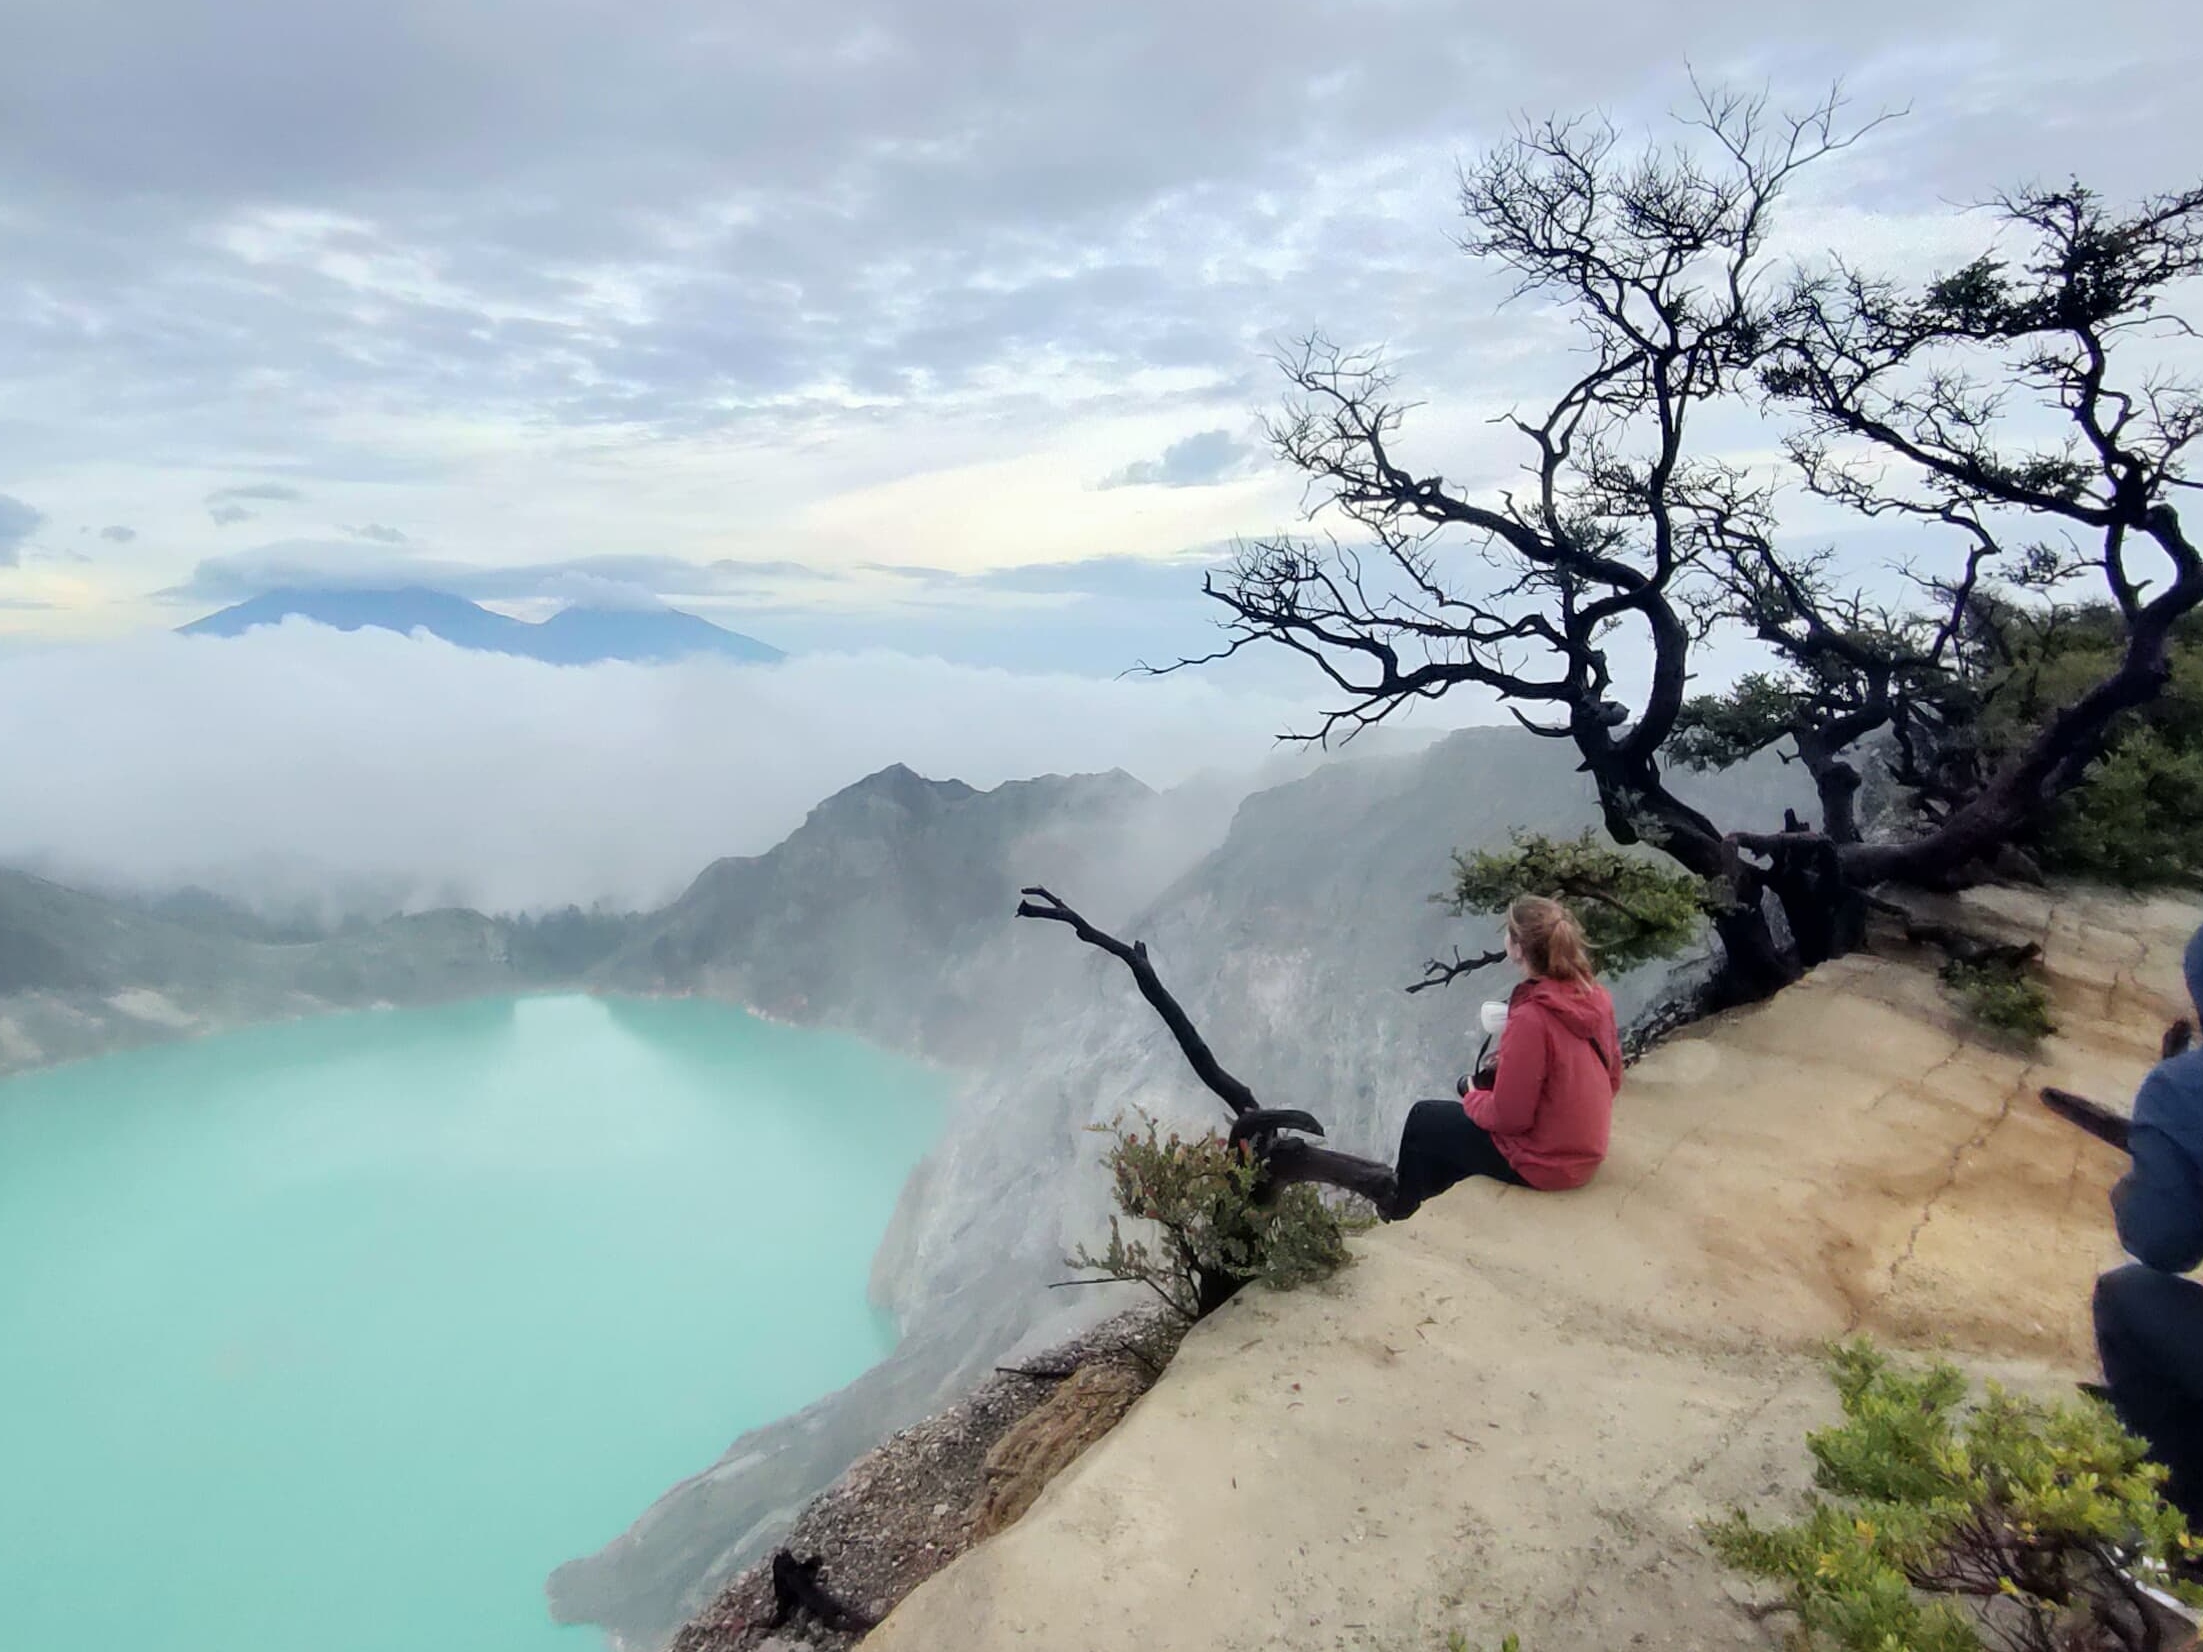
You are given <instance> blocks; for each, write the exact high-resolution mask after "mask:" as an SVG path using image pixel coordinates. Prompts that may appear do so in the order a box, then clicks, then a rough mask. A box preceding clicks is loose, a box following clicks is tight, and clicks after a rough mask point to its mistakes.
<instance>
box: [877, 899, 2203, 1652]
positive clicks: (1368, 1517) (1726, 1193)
mask: <svg viewBox="0 0 2203 1652" xmlns="http://www.w3.org/2000/svg"><path fill="white" fill-rule="evenodd" d="M1980 904H1983V905H1985V906H1988V907H1991V908H1994V909H1996V910H1998V911H2000V912H2002V913H2003V914H2004V915H2006V916H2007V917H2008V918H2009V919H2011V920H2012V921H2013V922H2014V923H2015V924H2016V926H2017V927H2019V928H2020V929H2022V930H2024V931H2027V932H2031V933H2032V934H2034V935H2035V936H2037V937H2038V938H2040V939H2042V940H2043V942H2044V943H2045V951H2046V960H2047V968H2048V971H2049V974H2050V977H2051V983H2052V987H2053V1000H2054V1012H2055V1014H2056V1016H2057V1018H2058V1020H2059V1022H2060V1024H2061V1026H2062V1028H2063V1029H2064V1030H2063V1032H2062V1033H2061V1034H2060V1035H2059V1036H2057V1037H2054V1038H2052V1039H2050V1040H2049V1041H2048V1042H2047V1043H2046V1044H2045V1045H2044V1046H2043V1048H2042V1050H2041V1051H2040V1052H2039V1053H2038V1054H2037V1055H2036V1056H2035V1057H2033V1058H2029V1057H2026V1056H2022V1055H2019V1054H2016V1053H2014V1052H2012V1051H2010V1050H2006V1049H1998V1048H1992V1047H1989V1046H1987V1045H1985V1044H1983V1043H1981V1042H1979V1041H1978V1040H1976V1039H1974V1038H1972V1037H1970V1036H1968V1035H1967V1034H1966V1033H1965V1032H1964V1031H1963V1030H1962V1029H1961V1028H1960V1027H1959V1026H1958V1025H1957V1024H1956V1022H1955V1020H1954V1017H1953V1014H1952V1011H1951V1008H1950V1006H1949V1004H1948V1003H1947V1001H1946V999H1945V997H1944V995H1943V993H1942V991H1941V989H1940V987H1939V985H1938V983H1937V981H1936V979H1935V975H1934V969H1933V964H1934V959H1933V957H1932V956H1929V957H1921V956H1894V957H1869V956H1858V957H1853V958H1848V959H1844V960H1841V961H1839V962H1837V963H1835V964H1832V965H1829V966H1827V967H1825V968H1823V969H1821V970H1819V971H1817V972H1815V974H1814V975H1813V976H1811V977H1810V978H1809V979H1808V980H1807V981H1805V982H1804V983H1802V984H1801V985H1799V986H1797V987H1795V988H1793V989H1791V990H1790V991H1788V992H1785V993H1783V994H1782V995H1780V996H1779V997H1778V998H1776V999H1775V1000H1773V1001H1772V1002H1770V1003H1767V1004H1764V1005H1761V1006H1757V1007H1755V1008H1753V1009H1751V1010H1748V1011H1743V1012H1738V1013H1734V1014H1730V1015H1727V1016H1723V1017H1719V1018H1717V1019H1715V1020H1713V1021H1710V1022H1707V1023H1703V1024H1701V1025H1699V1026H1697V1027H1694V1028H1692V1029H1690V1031H1689V1032H1688V1033H1687V1034H1685V1035H1684V1036H1681V1037H1679V1038H1677V1039H1676V1040H1674V1041H1673V1042H1671V1043H1669V1044H1668V1045H1666V1046H1664V1047H1663V1048H1661V1049H1659V1050H1657V1051H1655V1052H1654V1053H1653V1054H1652V1055H1650V1056H1648V1057H1647V1058H1646V1059H1645V1060H1644V1061H1643V1062H1642V1063H1640V1064H1639V1065H1638V1066H1637V1067H1636V1068H1635V1069H1634V1071H1633V1072H1632V1074H1631V1078H1630V1081H1629V1084H1628V1086H1627V1088H1626V1089H1625V1090H1624V1092H1623V1096H1622V1100H1621V1105H1620V1109H1619V1111H1618V1113H1617V1116H1616V1126H1615V1133H1614V1147H1613V1156H1612V1158H1611V1159H1610V1161H1609V1162H1608V1164H1607V1166H1606V1168H1605V1170H1604V1171H1603V1172H1602V1174H1601V1175H1600V1177H1599V1178H1598V1179H1597V1180H1596V1181H1595V1182H1594V1183H1593V1184H1592V1185H1591V1186H1590V1187H1589V1188H1586V1189H1584V1190H1582V1191H1580V1192H1578V1193H1573V1194H1565V1195H1552V1194H1546V1195H1538V1194H1530V1193H1526V1192H1524V1191H1522V1190H1518V1189H1507V1188H1502V1187H1500V1186H1498V1185H1497V1184H1494V1183H1490V1182H1472V1183H1468V1184H1464V1185H1463V1186H1462V1187H1460V1188H1457V1189H1455V1190H1454V1191H1453V1192H1451V1193H1449V1194H1447V1195H1445V1196H1444V1197H1442V1198H1440V1199H1438V1200H1436V1201H1433V1202H1432V1203H1431V1204H1430V1205H1428V1206H1426V1207H1425V1209H1424V1210H1423V1212H1422V1213H1421V1214H1419V1215H1418V1216H1417V1217H1416V1218H1415V1220H1413V1221H1412V1222H1409V1223H1406V1224H1402V1225H1400V1226H1398V1227H1390V1228H1384V1229H1381V1230H1379V1231H1377V1232H1375V1233H1372V1234H1370V1235H1369V1236H1367V1237H1366V1238H1365V1239H1364V1240H1362V1241H1360V1242H1359V1243H1358V1246H1357V1249H1358V1252H1359V1260H1358V1262H1357V1263H1356V1265H1355V1266H1354V1267H1352V1268H1350V1269H1349V1270H1347V1271H1346V1272H1345V1273H1344V1274H1343V1275H1341V1276H1340V1277H1339V1279H1338V1280H1337V1281H1336V1282H1335V1283H1334V1284H1332V1285H1331V1286H1329V1287H1327V1288H1324V1289H1320V1290H1314V1291H1306V1292H1301V1293H1297V1294H1294V1295H1290V1296H1277V1295H1272V1294H1268V1293H1262V1292H1250V1293H1248V1294H1247V1295H1245V1296H1243V1297H1241V1298H1240V1299H1238V1300H1237V1301H1235V1302H1233V1303H1231V1304H1230V1305H1229V1306H1227V1307H1226V1308H1225V1309H1224V1310H1223V1311H1222V1312H1221V1313H1219V1314H1218V1315H1216V1316H1215V1317H1214V1318H1213V1319H1211V1320H1210V1321H1208V1322H1207V1323H1205V1324H1203V1325H1201V1326H1199V1327H1198V1328H1196V1330H1195V1331H1194V1333H1193V1335H1192V1336H1191V1337H1189V1338H1188V1339H1187V1341H1186V1343H1185V1345H1184V1348H1183V1350H1182V1351H1181V1352H1180V1354H1179V1356H1178V1359H1177V1361H1176V1363H1175V1364H1173V1365H1172V1366H1171V1368H1170V1369H1169V1371H1168V1372H1167V1373H1166V1374H1165V1376H1164V1379H1163V1381H1162V1382H1161V1383H1160V1384H1159V1385H1158V1386H1157V1387H1156V1388H1155V1389H1154V1390H1153V1391H1152V1392H1151V1393H1150V1394H1149V1395H1148V1397H1147V1398H1146V1399H1144V1400H1142V1401H1141V1402H1140V1403H1139V1404H1138V1405H1137V1406H1136V1407H1135V1409H1134V1410H1133V1412H1132V1414H1131V1416H1130V1417H1129V1418H1128V1419H1127V1420H1126V1422H1125V1423H1124V1424H1123V1425H1122V1426H1121V1427H1120V1428H1119V1429H1118V1430H1117V1432H1116V1433H1114V1434H1113V1435H1111V1436H1110V1437H1109V1438H1108V1439H1106V1440H1105V1441H1103V1442H1102V1443H1101V1444H1100V1445H1099V1446H1097V1447H1095V1448H1094V1449H1093V1450H1092V1451H1090V1452H1089V1453H1088V1454H1087V1455H1086V1456H1085V1457H1083V1458H1081V1459H1080V1460H1079V1461H1078V1462H1077V1463H1076V1464H1075V1465H1074V1466H1073V1467H1072V1468H1071V1469H1070V1470H1069V1471H1067V1472H1066V1473H1065V1474H1064V1475H1063V1477H1062V1478H1061V1479H1059V1480H1058V1481H1057V1482H1056V1483H1055V1484H1054V1485H1053V1486H1052V1487H1051V1488H1050V1489H1049V1490H1048V1491H1047V1492H1046V1493H1045V1494H1044V1495H1043V1496H1042V1498H1041V1500H1040V1502H1039V1503H1038V1504H1037V1505H1036V1506H1035V1507H1034V1509H1033V1510H1032V1511H1031V1512H1030V1513H1029V1514H1028V1515H1027V1516H1026V1517H1025V1519H1024V1520H1023V1521H1022V1522H1021V1523H1019V1524H1018V1525H1017V1526H1015V1527H1013V1528H1011V1529H1010V1530H1009V1531H1008V1532H1006V1533H1004V1534H1003V1535H1001V1536H999V1537H997V1538H995V1539H993V1540H992V1541H990V1542H988V1543H986V1544H984V1545H982V1546H981V1547H980V1548H978V1549H976V1550H974V1551H972V1552H971V1553H970V1554H968V1555H966V1556H965V1557H964V1558H962V1559H961V1560H959V1561H957V1562H956V1563H954V1564H953V1565H951V1566H950V1567H949V1568H947V1569H946V1570H944V1571H943V1572H941V1573H940V1574H938V1575H937V1576H935V1577H934V1578H933V1579H932V1580H931V1581H929V1582H928V1583H926V1584H924V1585H922V1586H921V1587H920V1588H919V1589H918V1590H917V1591H916V1592H915V1593H914V1594H913V1595H912V1596H911V1597H910V1598H909V1599H908V1600H907V1601H905V1602H904V1603H903V1604H902V1605H901V1607H899V1608H898V1609H897V1610H896V1611H895V1612H894V1614H893V1615H892V1616H891V1617H890V1618H889V1619H888V1621H887V1623H886V1624H885V1625H884V1626H883V1627H882V1628H881V1629H880V1630H879V1631H878V1632H877V1633H876V1634H875V1635H873V1636H872V1637H871V1638H870V1639H868V1640H867V1642H866V1644H867V1646H876V1647H879V1648H881V1649H882V1652H905V1649H909V1652H920V1649H924V1652H932V1649H934V1648H939V1647H948V1646H953V1647H957V1648H959V1649H963V1652H995V1649H1008V1648H1010V1647H1013V1646H1014V1647H1032V1646H1078V1647H1084V1648H1092V1649H1094V1652H1116V1649H1119V1648H1122V1649H1125V1652H1131V1649H1135V1648H1136V1649H1139V1652H1170V1649H1174V1648H1183V1649H1185V1652H1195V1649H1199V1652H1237V1649H1250V1652H1251V1649H1254V1648H1275V1647H1310V1648H1313V1647H1323V1648H1369V1649H1372V1652H1375V1649H1378V1648H1387V1649H1390V1648H1402V1647H1424V1646H1438V1645H1442V1644H1444V1639H1445V1636H1446V1634H1447V1633H1449V1632H1455V1631H1458V1632H1461V1633H1464V1634H1465V1635H1466V1637H1467V1640H1468V1642H1469V1644H1471V1645H1492V1644H1496V1643H1497V1642H1498V1640H1499V1638H1500V1636H1501V1634H1502V1633H1504V1632H1506V1631H1508V1630H1513V1631H1516V1632H1519V1633H1520V1634H1521V1636H1522V1639H1523V1643H1524V1645H1525V1646H1527V1647H1532V1648H1535V1649H1536V1652H1594V1649H1596V1652H1609V1649H1611V1648H1614V1647H1617V1646H1646V1647H1676V1648H1684V1647H1688V1648H1719V1647H1736V1648H1761V1649H1764V1648H1769V1647H1772V1646H1774V1645H1775V1644H1777V1643H1778V1642H1779V1639H1780V1636H1781V1633H1782V1631H1781V1628H1780V1626H1779V1625H1769V1624H1766V1623H1762V1622H1760V1621H1757V1620H1755V1619H1753V1618H1751V1617H1750V1616H1749V1615H1747V1614H1746V1613H1744V1612H1743V1611H1741V1610H1740V1609H1739V1607H1738V1605H1737V1604H1736V1602H1737V1599H1738V1598H1739V1596H1740V1593H1741V1592H1740V1591H1738V1590H1737V1589H1736V1587H1735V1585H1734V1583H1733V1580H1731V1579H1729V1578H1727V1577H1725V1576H1724V1574H1723V1573H1722V1571H1721V1569H1720V1567H1719V1566H1718V1565H1717V1564H1716V1563H1715V1562H1714V1561H1713V1560H1712V1559H1711V1557H1710V1556H1709V1555H1708V1554H1707V1552H1706V1550H1705V1547H1704V1545H1703V1543H1702V1542H1700V1541H1699V1539H1698V1538H1697V1536H1696V1531H1695V1522H1696V1521H1697V1520H1699V1519H1700V1518H1702V1517H1704V1516H1707V1515H1709V1514H1714V1513H1718V1512H1719V1511H1720V1510H1721V1509H1722V1508H1724V1507H1725V1506H1727V1505H1729V1504H1731V1503H1735V1502H1742V1503H1745V1504H1747V1505H1752V1506H1757V1507H1760V1508H1764V1509H1773V1508H1778V1507H1787V1506H1789V1505H1788V1503H1787V1499H1789V1498H1791V1497H1794V1496H1795V1495H1796V1494H1797V1493H1799V1492H1800V1491H1802V1489H1803V1488H1804V1484H1805V1480H1806V1473H1807V1460H1806V1457H1805V1453H1804V1449H1803V1436H1804V1433H1805V1431H1806V1429H1807V1428H1808V1427H1811V1426H1817V1425H1819V1424H1820V1423H1822V1422H1825V1421H1826V1420H1828V1418H1829V1417H1830V1415H1831V1414H1832V1410H1833V1406H1832V1399H1831V1395H1830V1392H1829V1390H1828V1387H1827V1384H1826V1382H1825V1379H1824V1378H1823V1377H1822V1375H1821V1374H1820V1372H1819V1370H1818V1368H1817V1365H1816V1364H1815V1360H1814V1350H1815V1348H1816V1346H1817V1345H1818V1344H1819V1343H1820V1342H1821V1341H1822V1340H1823V1339H1826V1338H1829V1337H1832V1336H1836V1335H1840V1334H1843V1333H1846V1332H1851V1331H1867V1332H1871V1333H1873V1334H1875V1335H1876V1336H1878V1337H1881V1338H1883V1339H1884V1340H1886V1341H1888V1342H1891V1343H1893V1344H1897V1345H1900V1346H1911V1347H1922V1348H1925V1347H1936V1348H1944V1349H1948V1350H1950V1351H1952V1352H1954V1353H1955V1354H1957V1355H1958V1356H1960V1357H1962V1358H1964V1359H1965V1360H1966V1361H1967V1362H1968V1363H1970V1364H1972V1365H1974V1366H1975V1367H1976V1368H1977V1369H1978V1370H1981V1371H1984V1372H1987V1373H1992V1374H1996V1375H2000V1376H2002V1377H2004V1378H2006V1379H2007V1380H2011V1381H2015V1382H2018V1383H2020V1384H2023V1385H2027V1386H2040V1387H2043V1388H2046V1389H2052V1390H2054V1389H2057V1388H2059V1387H2061V1386H2063V1385H2064V1384H2066V1383H2069V1382H2070V1381H2072V1380H2073V1379H2076V1378H2079V1377H2081V1376H2083V1375H2085V1374H2089V1373H2090V1372H2091V1371H2092V1369H2093V1358H2092V1351H2091V1341H2090V1333H2089V1328H2088V1296H2089V1289H2090V1284H2091V1281H2092V1278H2093V1276H2094V1274H2095V1273H2096V1272H2097V1271H2098V1270H2099V1269H2100V1268H2101V1267H2103V1266H2105V1265H2107V1264H2108V1263H2109V1262H2111V1261H2113V1260H2116V1257H2117V1245H2116V1241H2115V1239H2114V1238H2113V1236H2112V1233H2111V1229H2110V1223H2109V1214H2108V1210H2107V1207H2106V1203H2105V1196H2106V1193H2107V1191H2108V1189H2109V1186H2110V1183H2111V1182H2112V1180H2113V1179H2114V1178H2115V1176H2116V1175H2117V1173H2118V1170H2119V1166H2120V1163H2121V1162H2122V1161H2121V1158H2120V1156H2119V1155H2118V1154H2117V1153H2115V1152H2114V1151H2113V1150H2111V1149H2109V1148H2107V1147H2105V1146H2103V1145H2102V1144H2101V1143H2098V1142H2096V1141H2095V1140H2094V1139H2093V1138H2090V1137H2088V1136H2086V1135H2084V1134H2083V1133H2081V1132H2080V1131H2078V1130H2076V1129H2074V1128H2073V1127H2071V1126H2070V1125H2067V1124H2064V1123H2063V1122H2061V1121H2059V1120H2057V1119H2055V1118H2054V1117H2052V1116H2051V1115H2050V1114H2048V1113H2047V1112H2046V1111H2045V1110H2043V1109H2042V1108H2041V1107H2040V1106H2039V1105H2037V1104H2036V1103H2035V1101H2034V1099H2033V1098H2034V1092H2035V1089H2036V1088H2037V1087H2038V1086H2039V1085H2041V1084H2044V1083H2061V1084H2066V1085H2069V1086H2071V1087H2073V1088H2077V1089H2082V1090H2085V1091H2087V1092H2089V1093H2091V1094H2094V1095H2097V1096H2100V1097H2104V1098H2107V1099H2108V1098H2113V1097H2118V1098H2124V1097H2126V1096H2128V1095H2131V1093H2132V1091H2133V1088H2134V1085H2135V1083H2136V1082H2137V1081H2138V1080H2139V1078H2140V1077H2141V1074H2142V1073H2143V1071H2144V1070H2146V1067H2147V1066H2148V1064H2149V1062H2150V1061H2151V1060H2152V1059H2154V1055H2155V1046H2156V1041H2157V1036H2158V1034H2159V1032H2160V1031H2161V1030H2162V1028H2163V1026H2164V1024H2165V1023H2166V1021H2167V1020H2169V1019H2170V1018H2171V1017H2172V1016H2173V1015H2174V1014H2175V1013H2176V1012H2178V1011H2179V1010H2180V1008H2181V1007H2182V1004H2181V997H2182V989H2181V987H2180V973H2179V954H2180V948H2181V946H2182V944H2183V943H2184V942H2185V941H2186V939H2187V937H2188V935H2189V934H2190V933H2192V932H2193V930H2194V928H2195V926H2196V923H2197V920H2198V917H2199V916H2203V913H2199V911H2198V910H2197V909H2196V908H2195V907H2194V906H2193V905H2189V904H2183V903H2178V902H2172V901H2156V902H2146V901H2138V900H2132V899H2123V898H2118V897H2108V896H2101V895H2093V894H2078V893H2076V894H2068V895H2064V896H2060V897H2058V898H2056V899H2050V898H2046V897H2041V896H2035V895H2016V894H2012V893H2010V892H1990V893H1989V894H1988V895H1986V896H1985V897H1984V898H1983V899H1982V901H1981V903H1980Z"/></svg>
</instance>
